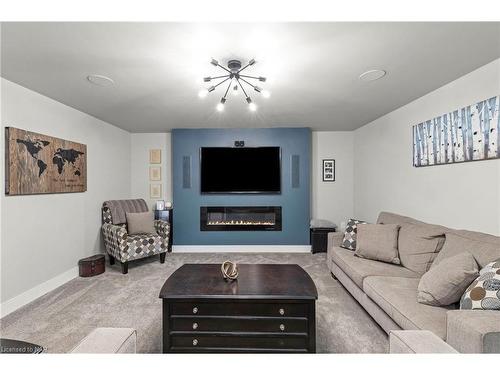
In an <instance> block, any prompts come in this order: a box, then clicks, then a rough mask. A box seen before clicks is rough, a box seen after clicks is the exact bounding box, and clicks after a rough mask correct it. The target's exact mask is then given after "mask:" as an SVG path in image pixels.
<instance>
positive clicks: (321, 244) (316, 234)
mask: <svg viewBox="0 0 500 375" xmlns="http://www.w3.org/2000/svg"><path fill="white" fill-rule="evenodd" d="M335 229H336V227H318V228H311V229H310V232H309V234H310V240H311V252H312V253H313V254H316V253H325V252H326V250H327V247H328V233H330V232H335Z"/></svg>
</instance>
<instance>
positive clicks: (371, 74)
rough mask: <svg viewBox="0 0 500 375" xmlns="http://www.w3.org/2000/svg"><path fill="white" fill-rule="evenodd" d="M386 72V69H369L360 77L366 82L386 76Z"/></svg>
mask: <svg viewBox="0 0 500 375" xmlns="http://www.w3.org/2000/svg"><path fill="white" fill-rule="evenodd" d="M386 74H387V72H386V71H385V70H379V69H374V70H368V71H367V72H364V73H363V74H361V75H360V76H359V79H360V80H362V81H365V82H370V81H376V80H377V79H380V78H382V77H384V76H385V75H386Z"/></svg>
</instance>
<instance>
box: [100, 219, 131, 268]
mask: <svg viewBox="0 0 500 375" xmlns="http://www.w3.org/2000/svg"><path fill="white" fill-rule="evenodd" d="M102 235H103V238H104V247H105V248H106V251H107V252H108V254H110V255H112V256H113V257H115V258H117V259H119V260H121V253H122V252H125V251H126V249H127V230H126V229H125V228H124V227H121V226H119V225H113V224H109V223H104V224H103V225H102Z"/></svg>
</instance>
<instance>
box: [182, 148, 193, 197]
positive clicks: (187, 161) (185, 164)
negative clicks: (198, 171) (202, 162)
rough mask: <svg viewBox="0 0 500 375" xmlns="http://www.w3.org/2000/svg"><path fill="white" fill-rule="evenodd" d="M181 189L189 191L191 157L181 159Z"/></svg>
mask: <svg viewBox="0 0 500 375" xmlns="http://www.w3.org/2000/svg"><path fill="white" fill-rule="evenodd" d="M182 187H183V188H184V189H191V156H183V157H182Z"/></svg>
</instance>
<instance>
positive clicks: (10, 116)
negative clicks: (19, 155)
mask: <svg viewBox="0 0 500 375" xmlns="http://www.w3.org/2000/svg"><path fill="white" fill-rule="evenodd" d="M0 82H1V95H2V101H1V124H2V136H1V150H0V158H1V160H0V163H1V165H3V164H4V149H5V141H4V136H3V134H4V127H5V126H12V127H17V128H22V129H27V130H30V131H34V132H38V133H43V134H47V135H52V136H56V137H59V138H64V139H69V140H72V141H75V142H80V143H84V144H86V145H87V192H85V193H69V194H44V195H23V196H5V194H4V186H3V185H4V181H3V177H2V182H1V184H2V186H1V190H2V193H1V207H2V213H1V216H2V238H1V244H2V248H1V284H2V285H1V302H2V314H5V313H7V311H6V310H9V309H10V308H12V307H13V306H15V305H16V303H17V302H19V301H21V300H26V301H27V300H29V298H28V297H29V296H31V297H33V295H34V294H36V293H42V292H43V291H44V289H43V288H49V289H50V288H51V287H54V286H57V285H56V284H57V282H61V281H62V282H64V279H65V278H69V277H70V276H72V275H75V267H76V266H77V262H78V260H79V259H80V258H83V257H85V256H89V255H91V254H95V253H99V252H101V251H102V249H101V236H100V227H101V217H100V211H101V205H102V202H103V201H105V200H107V199H123V198H128V197H129V196H130V134H129V133H128V132H126V131H123V130H121V129H118V128H117V127H114V126H112V125H110V124H108V123H105V122H103V121H100V120H98V119H96V118H94V117H91V116H89V115H86V114H84V113H82V112H79V111H77V110H75V109H73V108H70V107H67V106H65V105H63V104H61V103H59V102H56V101H54V100H52V99H49V98H47V97H45V96H43V95H40V94H38V93H35V92H34V91H31V90H28V89H26V88H24V87H21V86H19V85H17V84H14V83H12V82H9V81H7V80H5V79H1V81H0ZM2 176H3V174H2ZM61 275H63V276H61ZM32 288H35V289H32ZM45 291H46V290H45ZM23 293H24V294H23ZM26 293H28V294H29V296H28V295H27V294H26ZM30 293H31V294H30ZM20 295H21V297H22V296H24V297H26V298H24V297H23V298H24V299H23V298H21V297H20ZM16 298H18V299H17V300H16ZM6 301H7V302H6ZM13 301H14V302H15V301H17V302H16V303H14V302H13ZM4 302H5V303H4ZM15 307H18V306H15Z"/></svg>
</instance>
